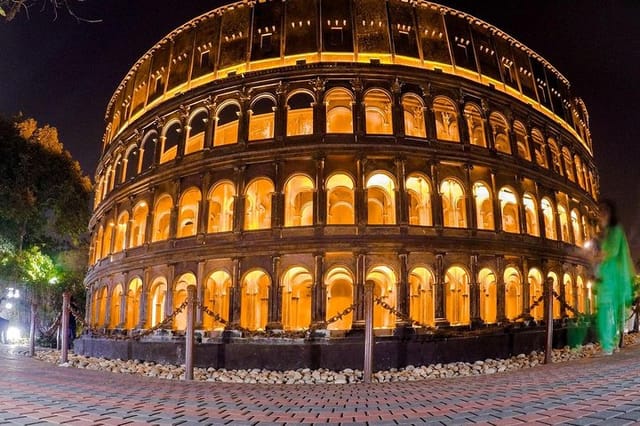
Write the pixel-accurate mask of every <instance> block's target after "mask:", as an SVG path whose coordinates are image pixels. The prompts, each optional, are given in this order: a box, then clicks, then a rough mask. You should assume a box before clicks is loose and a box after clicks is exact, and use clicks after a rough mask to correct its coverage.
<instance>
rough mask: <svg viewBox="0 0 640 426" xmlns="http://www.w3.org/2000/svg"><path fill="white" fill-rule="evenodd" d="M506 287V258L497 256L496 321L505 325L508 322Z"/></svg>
mask: <svg viewBox="0 0 640 426" xmlns="http://www.w3.org/2000/svg"><path fill="white" fill-rule="evenodd" d="M505 291H506V286H505V282H504V256H500V255H498V256H496V302H497V304H498V306H497V312H496V321H497V322H498V323H503V322H505V321H507V317H506V315H505V302H506V293H505Z"/></svg>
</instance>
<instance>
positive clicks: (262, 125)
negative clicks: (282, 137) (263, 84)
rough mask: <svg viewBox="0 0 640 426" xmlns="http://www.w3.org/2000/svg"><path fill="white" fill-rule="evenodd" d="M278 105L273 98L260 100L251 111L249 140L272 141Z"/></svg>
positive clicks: (261, 98) (254, 103)
mask: <svg viewBox="0 0 640 426" xmlns="http://www.w3.org/2000/svg"><path fill="white" fill-rule="evenodd" d="M275 110H276V103H275V101H274V100H273V99H272V98H271V97H267V96H263V97H260V98H258V99H257V100H255V101H254V102H253V104H252V105H251V110H250V111H249V140H250V141H257V140H262V139H272V138H273V130H274V127H275V114H276V113H275Z"/></svg>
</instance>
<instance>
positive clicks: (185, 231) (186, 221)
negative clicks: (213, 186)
mask: <svg viewBox="0 0 640 426" xmlns="http://www.w3.org/2000/svg"><path fill="white" fill-rule="evenodd" d="M201 198H202V196H201V194H200V190H199V189H197V188H189V189H187V190H186V191H185V192H184V193H183V194H182V197H180V207H179V210H178V238H184V237H191V236H194V235H196V233H197V232H198V211H199V209H200V199H201Z"/></svg>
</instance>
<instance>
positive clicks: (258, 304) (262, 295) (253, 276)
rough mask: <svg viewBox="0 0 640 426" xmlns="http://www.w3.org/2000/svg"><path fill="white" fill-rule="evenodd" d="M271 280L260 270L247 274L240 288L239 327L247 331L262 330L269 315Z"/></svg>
mask: <svg viewBox="0 0 640 426" xmlns="http://www.w3.org/2000/svg"><path fill="white" fill-rule="evenodd" d="M270 287H271V279H270V278H269V276H268V275H267V274H266V273H265V272H264V271H262V270H253V271H250V272H248V273H247V274H246V275H245V276H244V278H243V280H242V285H241V287H240V292H241V300H240V304H241V306H240V326H242V327H244V328H247V329H249V330H253V331H255V330H264V329H265V327H266V326H267V321H268V319H269V318H268V315H269V288H270Z"/></svg>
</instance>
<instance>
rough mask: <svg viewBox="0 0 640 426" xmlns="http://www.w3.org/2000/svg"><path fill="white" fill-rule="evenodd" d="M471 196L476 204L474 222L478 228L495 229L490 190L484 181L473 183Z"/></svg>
mask: <svg viewBox="0 0 640 426" xmlns="http://www.w3.org/2000/svg"><path fill="white" fill-rule="evenodd" d="M473 198H474V199H475V204H476V222H477V226H478V229H489V230H493V229H495V222H494V219H493V198H492V197H491V190H490V189H489V187H488V186H487V185H486V184H485V183H484V182H476V183H475V184H474V185H473Z"/></svg>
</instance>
